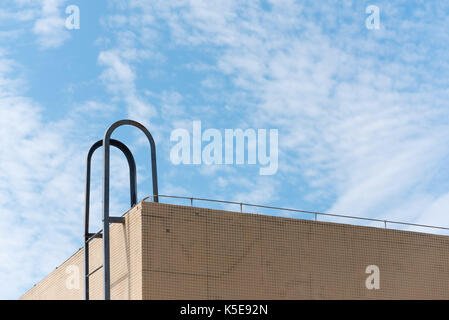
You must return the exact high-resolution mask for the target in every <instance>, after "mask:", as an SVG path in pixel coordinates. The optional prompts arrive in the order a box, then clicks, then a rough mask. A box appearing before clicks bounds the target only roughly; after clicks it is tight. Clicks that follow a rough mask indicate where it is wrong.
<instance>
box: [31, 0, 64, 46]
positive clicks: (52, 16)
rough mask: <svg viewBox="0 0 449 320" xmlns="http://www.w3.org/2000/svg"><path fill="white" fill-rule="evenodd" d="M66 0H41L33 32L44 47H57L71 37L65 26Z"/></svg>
mask: <svg viewBox="0 0 449 320" xmlns="http://www.w3.org/2000/svg"><path fill="white" fill-rule="evenodd" d="M66 2H67V1H66V0H41V1H40V3H41V11H40V14H39V16H38V18H37V19H36V21H35V23H34V28H33V32H34V34H35V35H36V36H37V40H38V42H39V44H40V46H41V47H42V48H43V49H48V48H57V47H59V46H61V45H62V44H63V43H64V42H65V41H66V40H67V39H69V38H70V33H69V32H68V30H67V29H66V27H65V17H64V16H63V13H64V12H65V10H64V9H65V8H63V5H64V4H65V3H66Z"/></svg>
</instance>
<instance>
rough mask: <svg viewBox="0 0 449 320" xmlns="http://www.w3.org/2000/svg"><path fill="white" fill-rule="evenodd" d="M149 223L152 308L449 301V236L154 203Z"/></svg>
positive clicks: (146, 211)
mask: <svg viewBox="0 0 449 320" xmlns="http://www.w3.org/2000/svg"><path fill="white" fill-rule="evenodd" d="M142 217H143V235H144V236H143V268H144V272H143V288H144V289H143V297H144V298H145V299H371V298H381V299H391V298H397V299H414V298H423V299H427V298H445V299H448V298H449V237H445V236H438V235H429V234H422V233H412V232H405V231H399V230H389V229H381V228H370V227H360V226H350V225H343V224H333V223H325V222H315V221H306V220H296V219H288V218H279V217H272V216H262V215H254V214H241V213H237V212H227V211H217V210H210V209H200V208H192V207H182V206H173V205H166V204H153V203H144V205H143V213H142ZM368 265H377V266H378V267H379V269H380V289H379V290H368V289H367V288H366V286H365V280H366V278H367V277H368V276H369V275H368V274H366V273H365V270H366V267H367V266H368Z"/></svg>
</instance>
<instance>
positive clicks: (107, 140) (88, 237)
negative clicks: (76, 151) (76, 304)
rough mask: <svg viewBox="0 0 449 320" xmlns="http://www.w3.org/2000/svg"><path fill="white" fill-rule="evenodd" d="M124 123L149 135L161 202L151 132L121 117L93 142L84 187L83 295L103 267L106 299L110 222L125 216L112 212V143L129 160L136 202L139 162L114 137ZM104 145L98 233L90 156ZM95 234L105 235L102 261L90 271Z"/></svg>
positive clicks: (108, 295) (121, 220)
mask: <svg viewBox="0 0 449 320" xmlns="http://www.w3.org/2000/svg"><path fill="white" fill-rule="evenodd" d="M123 125H130V126H134V127H137V128H139V129H140V130H141V131H143V133H145V135H146V136H147V138H148V141H149V143H150V148H151V171H152V176H153V177H152V179H153V194H154V195H155V196H154V197H153V201H154V202H159V199H158V185H157V167H156V145H155V143H154V140H153V137H152V135H151V133H150V132H149V131H148V130H147V129H146V128H145V127H144V126H143V125H142V124H140V123H138V122H136V121H132V120H120V121H117V122H115V123H114V124H113V125H111V126H110V127H109V128H108V130H107V131H106V133H105V136H104V139H103V140H99V141H97V142H96V143H94V144H93V145H92V147H91V148H90V149H89V152H88V154H87V169H86V189H85V196H86V197H85V212H84V299H85V300H89V277H90V276H91V275H92V274H94V273H95V272H97V271H98V270H100V269H101V268H103V278H104V291H103V293H104V299H105V300H110V299H111V279H110V246H109V224H110V223H124V222H125V221H124V218H123V217H110V216H109V176H110V146H111V145H112V146H114V147H117V148H118V149H120V150H121V151H122V152H123V154H124V155H125V156H126V159H127V160H128V166H129V177H130V198H131V199H130V200H131V207H133V206H134V205H136V204H137V178H136V163H135V160H134V157H133V155H132V153H131V151H130V150H129V149H128V147H127V146H126V145H125V144H123V143H122V142H120V141H118V140H114V139H111V135H112V133H113V132H114V130H115V129H117V128H118V127H120V126H123ZM101 146H102V147H103V229H102V230H100V231H98V232H97V233H90V232H89V208H90V176H91V160H92V155H93V154H94V152H95V150H97V149H98V148H99V147H101ZM95 238H102V239H103V265H101V266H99V267H97V268H96V269H95V270H93V271H91V272H89V242H90V241H92V240H93V239H95Z"/></svg>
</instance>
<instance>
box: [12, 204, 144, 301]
mask: <svg viewBox="0 0 449 320" xmlns="http://www.w3.org/2000/svg"><path fill="white" fill-rule="evenodd" d="M140 207H141V205H140V204H139V205H137V206H136V207H134V208H133V209H131V210H130V211H129V212H127V213H126V214H125V215H124V217H125V224H113V225H111V227H110V245H111V247H110V250H111V298H112V299H138V300H140V299H142V224H141V209H140ZM89 248H90V249H89V264H90V266H89V270H90V271H93V270H95V269H96V268H97V267H98V266H101V265H102V263H103V251H102V248H103V246H102V239H94V240H92V241H91V242H90V247H89ZM73 270H78V283H79V288H76V287H74V286H73V284H74V282H73V281H72V278H71V277H73V276H74V272H73ZM83 277H84V249H80V250H78V251H77V252H76V253H75V254H74V255H73V256H72V257H70V258H69V259H68V260H67V261H65V262H64V263H63V264H62V265H61V266H60V267H58V268H57V269H56V270H54V271H53V272H52V273H50V274H49V275H48V276H47V277H45V278H44V279H43V280H42V281H40V282H39V283H38V284H37V285H35V286H34V287H33V288H32V289H31V290H29V291H28V292H27V293H25V295H23V297H22V298H21V299H33V300H34V299H58V300H59V299H71V300H77V299H83V298H84V281H83ZM89 287H90V298H91V299H102V298H103V269H99V270H98V271H97V272H95V273H94V274H93V275H92V276H91V277H90V286H89Z"/></svg>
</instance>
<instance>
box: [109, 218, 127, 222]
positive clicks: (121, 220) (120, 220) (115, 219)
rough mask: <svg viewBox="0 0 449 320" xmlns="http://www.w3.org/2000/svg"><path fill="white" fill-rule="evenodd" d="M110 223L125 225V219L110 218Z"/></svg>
mask: <svg viewBox="0 0 449 320" xmlns="http://www.w3.org/2000/svg"><path fill="white" fill-rule="evenodd" d="M109 222H110V223H125V218H123V217H109Z"/></svg>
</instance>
